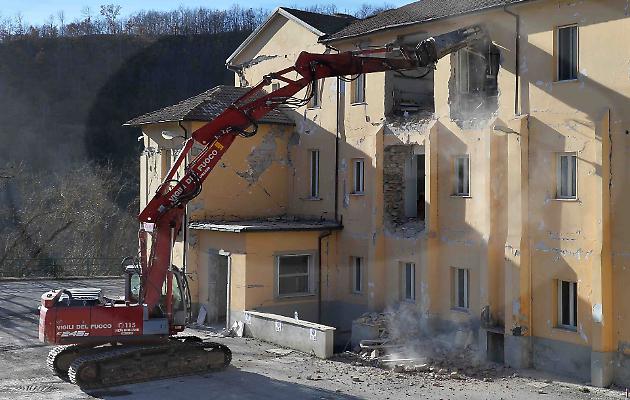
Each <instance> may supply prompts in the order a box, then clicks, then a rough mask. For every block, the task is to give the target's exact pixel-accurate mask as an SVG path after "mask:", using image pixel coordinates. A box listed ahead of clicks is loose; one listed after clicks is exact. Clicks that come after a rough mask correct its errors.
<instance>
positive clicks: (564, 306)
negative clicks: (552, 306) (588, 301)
mask: <svg viewBox="0 0 630 400" xmlns="http://www.w3.org/2000/svg"><path fill="white" fill-rule="evenodd" d="M577 315H578V314H577V282H568V281H563V280H558V326H559V327H561V328H566V329H576V328H577Z"/></svg>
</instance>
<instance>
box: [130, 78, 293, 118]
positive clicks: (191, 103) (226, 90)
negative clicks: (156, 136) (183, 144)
mask: <svg viewBox="0 0 630 400" xmlns="http://www.w3.org/2000/svg"><path fill="white" fill-rule="evenodd" d="M248 90H250V88H247V87H234V86H227V85H219V86H216V87H214V88H212V89H210V90H207V91H205V92H203V93H200V94H198V95H196V96H193V97H191V98H189V99H186V100H183V101H180V102H179V103H177V104H174V105H172V106H168V107H164V108H161V109H159V110H157V111H152V112H150V113H146V114H144V115H140V116H139V117H136V118H133V119H131V120H129V121H127V122H125V124H124V125H129V126H139V125H144V124H154V123H159V122H175V121H212V120H213V119H214V118H216V117H217V116H218V115H219V114H221V113H222V112H223V111H224V110H225V109H226V108H228V107H229V106H230V105H231V104H232V103H234V102H235V101H236V100H237V99H238V98H239V97H241V96H242V95H244V94H245V93H247V91H248ZM258 122H259V123H262V124H265V123H266V124H278V125H294V122H293V120H291V119H290V118H289V117H288V116H287V115H286V114H285V113H284V112H283V111H282V110H278V109H276V110H273V111H271V112H269V114H267V115H265V116H264V117H263V118H261V119H260V120H259V121H258Z"/></svg>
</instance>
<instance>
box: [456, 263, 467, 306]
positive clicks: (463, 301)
mask: <svg viewBox="0 0 630 400" xmlns="http://www.w3.org/2000/svg"><path fill="white" fill-rule="evenodd" d="M451 275H452V276H451V280H452V291H453V295H452V300H453V308H461V309H468V308H469V307H470V272H469V270H468V269H466V268H453V269H452V273H451Z"/></svg>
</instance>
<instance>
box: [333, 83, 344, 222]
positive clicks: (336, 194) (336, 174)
mask: <svg viewBox="0 0 630 400" xmlns="http://www.w3.org/2000/svg"><path fill="white" fill-rule="evenodd" d="M344 100H345V97H344ZM340 106H341V80H340V79H339V77H337V124H336V125H337V126H336V129H335V222H339V134H340V132H339V118H340V117H341V115H340V114H341V113H340V112H339V107H340Z"/></svg>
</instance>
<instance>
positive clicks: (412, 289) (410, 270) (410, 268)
mask: <svg viewBox="0 0 630 400" xmlns="http://www.w3.org/2000/svg"><path fill="white" fill-rule="evenodd" d="M403 285H404V288H405V300H415V298H416V264H414V263H405V267H404V271H403Z"/></svg>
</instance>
